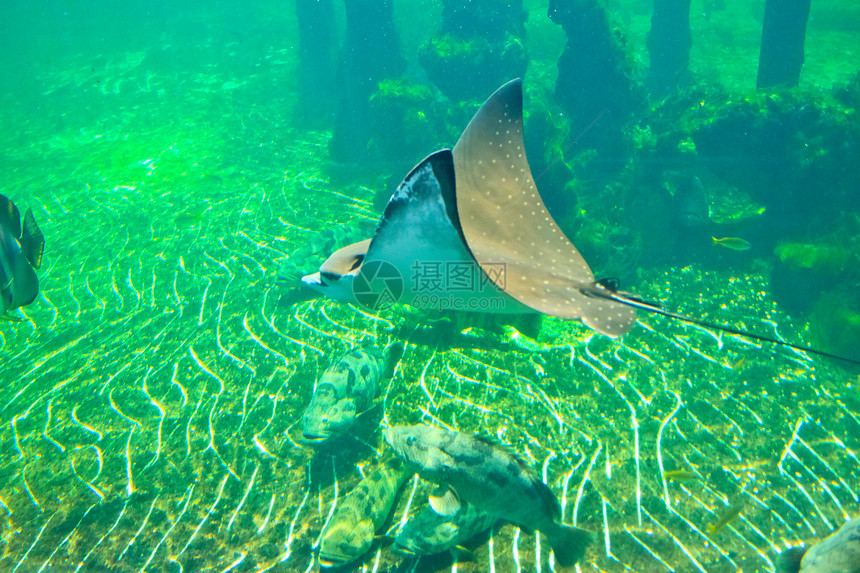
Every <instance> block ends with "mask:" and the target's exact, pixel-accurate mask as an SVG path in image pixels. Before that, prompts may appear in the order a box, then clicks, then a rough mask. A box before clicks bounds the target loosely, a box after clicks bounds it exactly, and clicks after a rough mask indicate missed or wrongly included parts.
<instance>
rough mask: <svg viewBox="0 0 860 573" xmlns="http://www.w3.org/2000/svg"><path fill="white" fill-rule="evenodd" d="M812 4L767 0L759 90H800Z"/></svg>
mask: <svg viewBox="0 0 860 573" xmlns="http://www.w3.org/2000/svg"><path fill="white" fill-rule="evenodd" d="M810 3H811V0H766V1H765V7H764V24H763V25H762V33H761V52H760V54H759V60H758V81H757V83H756V85H757V87H758V88H759V89H762V88H769V87H774V86H786V87H792V86H796V85H797V84H798V83H799V82H800V68H801V67H802V66H803V42H804V40H805V39H806V22H807V21H808V20H809V7H810Z"/></svg>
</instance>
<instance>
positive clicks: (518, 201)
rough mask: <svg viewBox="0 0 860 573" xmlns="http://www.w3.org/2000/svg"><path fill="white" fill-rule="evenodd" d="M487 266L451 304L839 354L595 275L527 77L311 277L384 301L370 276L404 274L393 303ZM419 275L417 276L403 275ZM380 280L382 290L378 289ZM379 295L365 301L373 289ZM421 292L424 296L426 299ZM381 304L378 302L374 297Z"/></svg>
mask: <svg viewBox="0 0 860 573" xmlns="http://www.w3.org/2000/svg"><path fill="white" fill-rule="evenodd" d="M457 265H466V266H477V269H476V273H477V275H478V276H477V279H476V280H475V281H474V285H473V287H472V288H470V289H462V290H459V289H456V290H455V289H445V290H444V293H443V295H444V298H445V299H446V307H447V308H451V309H461V310H471V311H482V312H504V313H542V314H547V315H550V316H557V317H560V318H568V319H579V320H580V321H582V323H583V324H585V325H586V326H588V327H590V328H592V329H594V330H596V331H598V332H600V333H602V334H605V335H607V336H611V337H618V336H622V335H623V334H625V333H627V332H628V331H629V330H630V328H631V327H632V326H633V324H634V323H635V322H636V311H635V309H637V308H638V309H642V310H645V311H648V312H653V313H657V314H660V315H662V316H666V317H669V318H673V319H677V320H681V321H683V322H688V323H693V324H698V325H701V326H704V327H706V328H711V329H716V330H721V331H724V332H729V333H732V334H737V335H740V336H745V337H748V338H752V339H754V340H759V341H764V342H770V343H773V344H777V345H782V346H787V347H789V348H793V349H795V350H800V351H803V352H810V353H812V354H817V355H819V356H825V357H828V358H834V359H837V360H844V361H846V362H851V363H854V364H860V361H858V360H854V359H851V358H846V357H843V356H838V355H835V354H831V353H828V352H824V351H821V350H817V349H814V348H810V347H807V346H803V345H796V344H792V343H789V342H786V341H784V340H779V339H776V338H772V337H769V336H763V335H759V334H755V333H750V332H748V331H745V330H739V329H735V328H732V327H730V326H726V325H721V324H715V323H711V322H706V321H702V320H699V319H695V318H692V317H689V316H685V315H680V314H677V313H673V312H670V311H667V310H664V309H662V308H661V307H660V306H659V305H658V304H657V303H653V302H648V301H645V300H642V299H641V298H639V297H637V296H636V295H634V294H631V293H627V292H622V291H620V290H619V289H618V281H617V280H616V279H602V280H595V278H594V274H593V273H592V272H591V269H590V268H589V266H588V264H587V263H586V262H585V259H584V258H583V257H582V255H581V254H580V253H579V251H578V250H577V249H576V247H575V246H574V245H573V243H571V241H570V240H569V239H568V238H567V237H566V236H565V234H564V232H563V231H562V230H561V228H559V226H558V224H557V223H556V222H555V220H554V219H553V218H552V216H551V215H550V213H549V211H548V210H547V208H546V206H545V205H544V202H543V200H542V199H541V196H540V193H539V192H538V189H537V186H536V184H535V180H534V177H532V174H531V169H530V168H529V164H528V160H527V158H526V151H525V145H524V140H523V92H522V80H521V79H515V80H512V81H510V82H508V83H507V84H505V85H503V86H502V87H501V88H499V89H498V90H497V91H496V92H495V93H494V94H493V95H492V96H490V98H489V99H488V100H487V101H486V102H484V105H483V106H481V108H480V109H479V110H478V112H477V113H476V114H475V116H474V117H473V118H472V120H471V121H470V122H469V125H468V126H466V129H465V130H464V131H463V133H462V134H461V136H460V139H459V140H458V141H457V144H456V145H455V146H454V148H453V150H448V149H443V150H440V151H437V152H435V153H433V154H431V155H429V156H428V157H427V158H426V159H424V160H423V161H422V162H421V163H419V164H418V165H417V166H416V167H414V168H413V169H412V171H411V172H410V173H409V174H408V175H407V176H406V178H405V179H404V180H403V182H402V183H401V184H400V185H399V186H398V187H397V189H396V190H395V191H394V193H393V194H392V196H391V199H390V200H389V202H388V205H387V206H386V208H385V211H384V212H383V214H382V218H381V220H380V222H379V225H378V226H377V229H376V232H375V233H374V235H373V237H372V238H370V239H366V240H364V241H360V242H358V243H354V244H352V245H349V246H347V247H344V248H342V249H339V250H337V251H335V252H334V253H333V254H332V255H331V256H330V257H329V258H328V259H327V260H326V261H325V262H324V263H323V264H322V265H321V266H320V269H319V271H318V272H316V273H313V274H310V275H307V276H305V277H303V278H302V282H303V283H304V284H305V285H307V286H309V287H310V288H312V289H314V290H316V291H318V292H321V293H322V294H324V295H326V296H328V297H329V298H332V299H335V300H340V301H346V302H353V303H359V304H362V305H367V304H368V302H369V301H370V302H372V303H376V302H379V298H378V297H377V296H376V294H375V293H373V292H372V291H373V290H374V289H373V288H372V287H371V283H372V282H373V280H374V279H375V278H379V276H380V275H379V273H380V270H381V269H382V268H383V267H384V268H389V269H392V271H393V272H391V273H390V274H389V275H388V276H387V277H382V278H383V279H386V278H388V279H393V278H397V279H399V280H400V281H401V282H402V286H401V289H402V293H395V295H392V294H391V292H390V287H389V285H390V283H385V281H383V283H385V285H386V286H385V290H386V291H387V294H388V295H389V299H392V298H393V299H394V302H401V303H406V304H411V305H413V306H422V303H423V301H425V300H426V295H427V294H428V293H426V292H424V293H422V289H421V288H420V287H421V284H420V282H421V278H422V277H421V276H418V277H417V279H418V280H415V279H416V276H415V273H416V269H419V270H420V269H421V268H422V267H426V266H431V267H432V268H436V267H437V266H438V267H440V268H444V269H446V270H447V269H449V268H450V267H454V268H458V267H457ZM404 279H411V280H404ZM377 288H378V287H377ZM365 290H367V291H371V292H369V293H368V294H374V297H375V298H370V299H367V298H365V299H360V297H361V295H362V294H364V293H363V291H365ZM422 295H425V296H423V297H422ZM371 306H373V304H371Z"/></svg>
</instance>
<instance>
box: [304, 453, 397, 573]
mask: <svg viewBox="0 0 860 573" xmlns="http://www.w3.org/2000/svg"><path fill="white" fill-rule="evenodd" d="M410 475H411V474H410V472H409V471H408V470H407V468H406V464H404V463H403V462H402V461H401V460H398V459H393V460H390V461H389V462H388V463H386V464H383V465H382V466H381V467H380V468H378V469H377V470H376V471H374V472H373V473H371V474H370V475H368V476H367V477H366V478H364V479H363V480H361V481H360V482H359V484H358V485H357V486H355V489H353V490H352V491H351V492H350V493H349V495H348V496H346V499H345V500H344V501H343V503H341V504H340V505H339V506H337V509H336V510H335V512H334V515H332V517H331V520H330V521H329V522H328V525H327V526H326V528H325V530H324V531H323V534H322V540H321V542H320V555H319V561H320V565H321V566H323V567H340V566H343V565H346V564H348V563H352V562H353V561H355V560H356V559H359V558H360V557H361V556H362V555H364V554H365V553H367V552H368V550H369V549H370V546H371V544H372V543H373V538H374V537H375V535H376V531H377V530H378V529H379V528H380V527H382V524H383V523H385V519H386V518H387V517H388V514H389V513H390V512H391V508H392V506H393V505H394V502H395V501H396V500H397V493H398V492H399V491H400V487H401V486H402V485H403V482H404V481H406V478H408V477H409V476H410Z"/></svg>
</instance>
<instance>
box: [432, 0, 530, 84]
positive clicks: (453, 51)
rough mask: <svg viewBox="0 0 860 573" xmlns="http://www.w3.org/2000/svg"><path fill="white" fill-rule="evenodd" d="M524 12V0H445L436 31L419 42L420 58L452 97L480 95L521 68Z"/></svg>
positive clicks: (524, 58)
mask: <svg viewBox="0 0 860 573" xmlns="http://www.w3.org/2000/svg"><path fill="white" fill-rule="evenodd" d="M526 15H527V13H526V11H525V10H524V9H523V2H522V0H510V1H506V2H501V1H499V0H443V2H442V27H441V29H440V31H439V35H438V36H436V37H434V38H433V39H431V40H430V41H429V42H428V43H427V44H426V45H424V46H423V47H422V48H421V51H420V53H419V55H418V59H419V62H420V63H421V66H422V67H423V68H424V70H425V71H426V72H427V76H428V77H429V78H430V80H431V81H432V82H433V83H434V84H435V85H436V87H438V88H439V90H440V91H441V92H442V93H443V94H445V95H446V96H447V97H448V98H450V99H451V100H454V101H462V100H466V99H480V100H482V101H483V100H484V99H486V98H487V97H489V95H490V94H491V93H493V92H494V91H495V90H496V89H497V88H499V87H500V86H501V85H502V84H504V83H506V82H508V81H510V80H512V79H514V78H516V77H522V76H523V75H524V74H525V71H526V65H527V63H528V57H527V55H526V51H525V43H524V42H523V37H524V35H525V21H526Z"/></svg>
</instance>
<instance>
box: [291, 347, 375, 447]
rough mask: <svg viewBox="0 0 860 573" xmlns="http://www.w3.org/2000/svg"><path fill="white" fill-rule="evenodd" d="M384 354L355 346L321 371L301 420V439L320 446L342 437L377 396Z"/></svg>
mask: <svg viewBox="0 0 860 573" xmlns="http://www.w3.org/2000/svg"><path fill="white" fill-rule="evenodd" d="M385 362H386V359H385V353H384V352H383V353H380V352H377V351H375V350H374V349H372V348H370V347H361V346H356V347H355V348H352V349H350V350H349V351H348V352H347V353H346V354H344V355H343V356H341V357H340V358H338V359H337V360H336V361H335V363H334V364H332V365H331V366H330V367H329V368H327V369H326V371H325V372H323V375H322V376H321V377H320V379H319V382H318V383H317V386H316V389H315V391H314V395H313V398H311V403H310V404H309V405H308V409H307V410H305V413H304V416H303V417H302V439H303V440H304V441H305V442H307V443H314V444H319V443H322V442H325V441H326V440H328V439H330V438H332V437H335V436H341V435H343V434H345V433H347V432H348V431H349V429H350V428H351V427H352V425H353V424H354V423H355V419H356V416H358V415H359V414H361V413H362V412H364V411H366V410H367V409H368V408H369V407H370V405H371V404H372V403H373V401H374V399H376V397H377V395H378V394H379V381H380V378H381V377H382V375H383V371H384V369H385Z"/></svg>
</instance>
